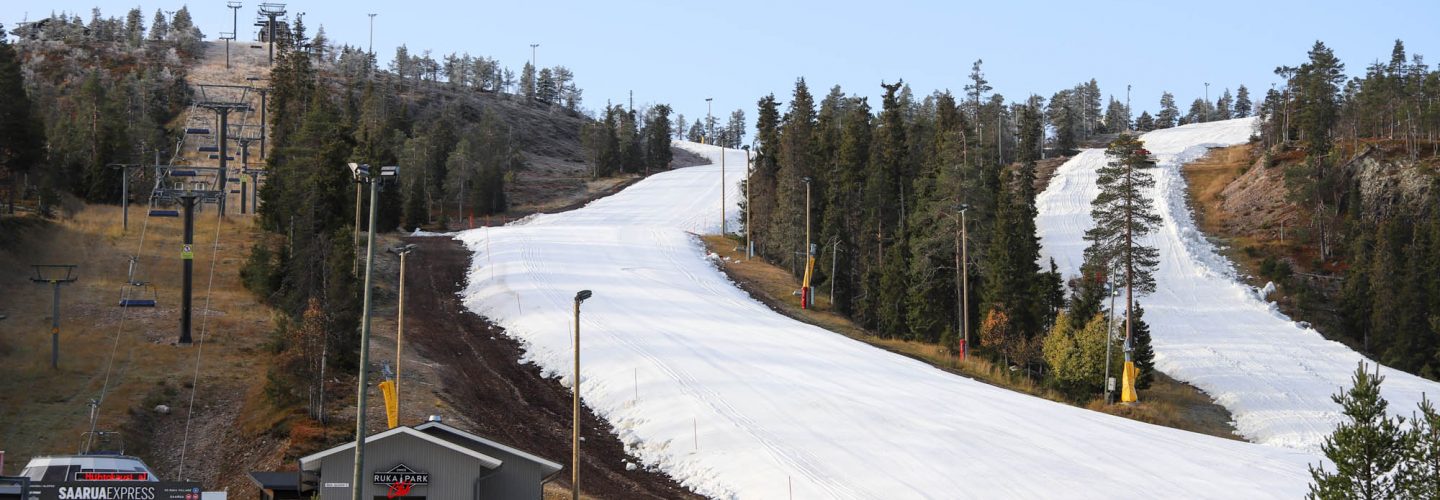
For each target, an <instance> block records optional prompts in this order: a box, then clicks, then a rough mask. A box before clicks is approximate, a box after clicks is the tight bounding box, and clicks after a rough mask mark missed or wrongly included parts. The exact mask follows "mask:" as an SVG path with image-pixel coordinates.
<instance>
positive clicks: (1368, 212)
mask: <svg viewBox="0 0 1440 500" xmlns="http://www.w3.org/2000/svg"><path fill="white" fill-rule="evenodd" d="M1423 61H1424V59H1423V58H1422V57H1421V56H1420V55H1418V54H1417V55H1414V56H1413V57H1411V56H1408V55H1407V54H1406V51H1405V46H1404V43H1403V42H1401V41H1398V40H1397V41H1396V42H1395V45H1394V49H1393V50H1392V52H1391V54H1390V57H1389V59H1388V60H1382V61H1379V62H1376V63H1373V64H1371V65H1369V66H1367V68H1366V70H1365V74H1364V75H1363V76H1359V77H1353V78H1349V79H1347V78H1346V77H1345V72H1344V71H1345V65H1344V63H1342V62H1341V61H1340V60H1339V59H1338V58H1337V57H1335V54H1334V52H1333V51H1332V50H1331V49H1330V48H1329V47H1327V46H1325V44H1324V43H1322V42H1316V43H1315V45H1314V46H1313V47H1312V48H1311V50H1310V51H1309V53H1308V58H1307V60H1305V61H1304V62H1302V63H1300V64H1299V65H1296V66H1281V67H1279V68H1277V69H1276V74H1277V75H1279V76H1281V77H1283V78H1284V79H1285V84H1284V85H1282V86H1280V87H1279V88H1276V89H1274V90H1272V91H1270V92H1268V93H1267V94H1266V96H1265V100H1264V101H1263V102H1262V103H1261V106H1260V108H1261V110H1260V114H1261V116H1262V117H1263V122H1262V125H1261V126H1260V130H1259V133H1260V137H1261V139H1262V141H1263V144H1264V145H1265V146H1266V147H1267V149H1266V155H1267V161H1266V165H1272V164H1280V163H1282V162H1281V159H1282V158H1286V159H1288V160H1286V161H1285V162H1284V167H1283V168H1284V169H1285V170H1284V177H1285V180H1286V186H1287V189H1288V192H1289V197H1290V201H1291V202H1293V203H1294V204H1295V205H1296V206H1297V207H1298V208H1299V209H1300V210H1299V212H1298V216H1297V220H1294V221H1292V222H1291V223H1292V226H1291V227H1293V228H1294V229H1293V230H1292V234H1294V235H1295V238H1296V240H1298V241H1299V242H1301V243H1303V244H1304V245H1306V246H1307V248H1309V249H1311V250H1312V251H1313V253H1303V254H1302V255H1307V256H1309V257H1308V259H1313V261H1306V260H1299V259H1301V258H1297V260H1299V261H1298V262H1296V264H1298V265H1299V266H1300V267H1302V268H1304V269H1308V270H1310V271H1311V272H1312V273H1319V274H1322V275H1328V276H1332V277H1343V282H1342V284H1341V285H1340V286H1339V287H1338V288H1339V289H1340V293H1339V294H1338V296H1334V297H1327V296H1326V294H1325V293H1315V292H1314V291H1313V289H1312V288H1311V287H1310V286H1307V285H1304V284H1302V283H1301V282H1300V281H1299V280H1298V279H1297V278H1296V277H1295V276H1294V272H1293V271H1292V269H1291V267H1290V264H1289V262H1288V261H1284V260H1281V261H1278V262H1276V263H1275V264H1273V265H1272V266H1271V267H1272V269H1271V273H1270V276H1271V277H1272V278H1274V279H1278V280H1280V281H1281V285H1282V286H1285V285H1292V286H1293V287H1294V289H1295V290H1296V292H1297V294H1296V295H1297V296H1298V297H1299V299H1300V300H1301V301H1302V302H1303V303H1309V304H1308V306H1309V307H1314V306H1316V305H1317V304H1327V303H1328V304H1329V305H1324V306H1320V307H1321V308H1324V309H1331V310H1334V311H1337V312H1338V313H1339V316H1340V324H1339V325H1336V326H1338V328H1337V329H1336V330H1338V331H1337V332H1336V333H1337V334H1338V335H1339V336H1340V337H1341V338H1345V339H1348V340H1350V341H1351V343H1352V344H1353V345H1356V346H1358V347H1359V348H1360V349H1362V350H1363V351H1365V352H1366V353H1368V354H1371V355H1373V356H1375V357H1376V359H1378V360H1379V361H1381V362H1382V363H1385V364H1387V365H1389V366H1393V367H1395V368H1399V369H1402V370H1406V371H1410V372H1412V373H1417V374H1420V375H1422V376H1425V377H1428V378H1431V379H1436V378H1440V211H1437V210H1436V208H1435V207H1436V206H1437V203H1440V189H1437V188H1440V185H1437V184H1436V178H1435V177H1434V175H1433V174H1426V173H1425V172H1424V171H1423V167H1422V165H1423V164H1425V163H1426V162H1427V161H1431V162H1433V159H1434V158H1435V157H1436V156H1437V153H1440V141H1437V137H1436V133H1437V132H1440V102H1436V100H1437V97H1440V71H1435V70H1432V69H1430V68H1429V66H1427V65H1426V64H1425V63H1424V62H1423ZM1367 154H1368V155H1374V156H1376V157H1377V158H1379V159H1380V160H1382V161H1387V162H1390V161H1393V162H1394V163H1393V165H1397V167H1396V168H1398V169H1399V171H1397V172H1395V173H1396V174H1397V175H1413V176H1418V177H1417V178H1418V179H1419V182H1421V183H1423V184H1428V185H1427V186H1425V188H1426V189H1424V190H1422V192H1423V193H1425V194H1423V199H1418V200H1403V198H1405V195H1404V194H1403V193H1400V192H1399V191H1400V189H1401V186H1399V185H1397V184H1392V185H1388V186H1383V187H1380V188H1378V189H1381V190H1382V192H1378V193H1376V192H1372V193H1362V184H1363V183H1364V182H1365V181H1364V179H1363V172H1361V169H1358V168H1353V166H1354V164H1355V160H1358V159H1359V157H1360V156H1364V155H1367ZM1417 169H1418V170H1417ZM1370 189H1376V188H1374V187H1371V188H1370ZM1367 200H1369V201H1367ZM1302 307H1307V304H1302Z"/></svg>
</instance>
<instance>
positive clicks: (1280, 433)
mask: <svg viewBox="0 0 1440 500" xmlns="http://www.w3.org/2000/svg"><path fill="white" fill-rule="evenodd" d="M1253 126H1254V119H1251V118H1245V119H1237V120H1228V121H1221V122H1212V123H1205V124H1197V125H1187V126H1183V127H1177V128H1171V129H1165V130H1158V131H1154V132H1150V133H1147V134H1145V135H1144V136H1142V137H1141V139H1142V140H1143V141H1145V147H1146V149H1149V150H1150V151H1151V152H1152V153H1154V154H1155V156H1156V157H1157V158H1158V159H1159V165H1158V168H1156V169H1154V170H1152V172H1153V173H1154V175H1155V181H1156V186H1155V189H1154V190H1153V191H1152V192H1150V193H1149V194H1150V196H1151V198H1152V199H1154V200H1156V208H1157V212H1158V213H1159V214H1160V217H1161V218H1162V219H1163V223H1162V226H1161V229H1160V230H1159V231H1157V232H1156V233H1155V234H1153V235H1152V236H1151V237H1150V238H1148V239H1147V240H1146V241H1145V243H1146V244H1149V245H1154V246H1155V247H1156V248H1158V249H1159V251H1160V266H1159V270H1158V272H1157V273H1156V275H1155V279H1156V287H1157V291H1156V293H1155V294H1153V295H1150V296H1146V297H1141V298H1140V299H1139V301H1140V303H1141V305H1142V306H1143V307H1144V308H1145V320H1146V321H1147V322H1148V323H1149V324H1150V329H1151V332H1152V334H1151V335H1152V338H1153V341H1152V343H1153V345H1154V349H1155V366H1156V368H1157V369H1159V370H1160V371H1163V372H1165V373H1166V374H1168V375H1170V376H1172V377H1175V378H1177V379H1179V380H1182V381H1185V382H1188V383H1190V384H1193V385H1195V386H1196V387H1199V388H1200V389H1202V390H1204V391H1205V392H1207V393H1209V394H1210V396H1211V397H1213V398H1215V400H1216V401H1217V402H1218V403H1220V404H1221V405H1223V406H1225V408H1227V409H1229V410H1230V412H1231V414H1232V415H1233V416H1234V417H1235V424H1236V428H1237V430H1239V432H1240V433H1241V434H1242V435H1244V436H1245V437H1246V438H1247V439H1250V440H1251V441H1254V442H1258V443H1264V444H1270V445H1277V446H1285V447H1291V448H1298V449H1302V450H1310V451H1315V450H1318V449H1319V446H1320V443H1321V442H1323V440H1324V438H1325V436H1327V435H1329V434H1330V432H1331V431H1332V430H1333V429H1334V427H1335V425H1336V424H1338V423H1339V422H1341V421H1342V416H1341V415H1340V407H1339V405H1337V404H1335V403H1334V402H1333V401H1331V399H1330V396H1331V395H1332V394H1335V393H1336V392H1339V391H1341V390H1342V389H1345V388H1349V386H1350V375H1351V374H1352V373H1353V372H1354V371H1355V366H1356V364H1357V363H1359V362H1360V361H1362V360H1363V361H1365V362H1366V363H1367V364H1369V365H1371V366H1372V369H1373V365H1374V362H1373V361H1371V360H1369V359H1366V358H1365V357H1363V356H1361V355H1360V354H1359V353H1356V352H1355V351H1353V350H1351V349H1349V348H1347V347H1346V346H1344V345H1343V344H1340V343H1338V342H1332V341H1329V340H1325V339H1324V338H1322V337H1321V336H1320V334H1319V333H1317V332H1316V331H1314V330H1312V329H1309V328H1308V327H1307V326H1305V325H1301V324H1297V323H1296V322H1294V321H1292V320H1291V319H1290V318H1288V317H1286V316H1285V315H1283V314H1281V313H1280V312H1279V311H1278V310H1276V309H1275V306H1274V305H1273V304H1271V303H1269V302H1267V301H1265V300H1264V299H1263V297H1265V296H1266V294H1268V292H1269V291H1270V290H1271V287H1268V286H1267V287H1266V289H1265V290H1263V291H1261V292H1260V295H1259V296H1257V294H1256V292H1255V290H1254V288H1253V287H1250V286H1248V285H1245V284H1243V283H1241V282H1240V281H1239V280H1238V279H1237V277H1236V272H1235V270H1234V267H1233V266H1232V265H1231V263H1230V262H1229V261H1228V260H1226V259H1225V258H1224V257H1223V256H1221V255H1220V254H1219V253H1218V252H1217V251H1216V249H1215V248H1214V246H1213V245H1211V244H1210V243H1209V242H1208V241H1206V239H1205V237H1204V235H1203V234H1202V233H1201V232H1200V231H1199V230H1198V229H1196V225H1195V222H1194V219H1193V218H1192V216H1191V213H1190V209H1189V207H1188V206H1187V205H1186V203H1187V202H1186V200H1187V197H1186V188H1185V179H1184V177H1183V176H1181V174H1180V166H1181V165H1182V164H1184V163H1186V162H1188V161H1191V160H1194V159H1197V158H1199V157H1200V156H1202V155H1204V154H1205V152H1206V150H1207V149H1208V148H1209V147H1215V146H1230V145H1235V144H1240V143H1244V142H1246V141H1247V140H1249V137H1250V134H1251V131H1252V128H1253ZM1104 162H1105V153H1104V151H1103V150H1099V149H1090V150H1085V151H1083V152H1081V153H1080V154H1079V155H1077V156H1076V157H1074V158H1072V159H1071V160H1070V161H1068V162H1066V163H1065V164H1064V165H1061V166H1060V169H1059V170H1058V171H1057V172H1056V173H1055V177H1054V178H1053V180H1051V183H1050V186H1049V187H1048V188H1047V189H1046V190H1045V191H1044V192H1043V193H1041V194H1040V196H1039V197H1038V199H1037V201H1036V203H1037V205H1038V208H1039V212H1040V215H1039V218H1038V219H1037V220H1036V225H1037V226H1038V232H1039V235H1040V238H1041V243H1042V245H1043V246H1044V250H1043V252H1042V253H1043V255H1042V261H1043V260H1044V259H1045V258H1047V257H1054V258H1055V261H1056V263H1057V264H1059V267H1060V270H1061V272H1063V273H1065V274H1066V275H1067V276H1072V275H1075V274H1077V273H1078V272H1079V267H1080V263H1081V260H1082V258H1083V256H1082V253H1083V251H1084V248H1085V246H1086V242H1085V241H1084V240H1083V236H1084V233H1085V230H1086V229H1088V228H1090V227H1091V225H1092V220H1091V218H1090V202H1091V200H1093V199H1094V198H1095V195H1096V193H1098V188H1096V186H1095V177H1096V174H1095V169H1096V168H1098V167H1099V166H1101V165H1103V164H1104ZM1045 265H1046V266H1047V267H1048V263H1046V264H1045ZM1117 307H1118V305H1117ZM1381 373H1382V374H1383V375H1385V377H1386V378H1385V384H1384V387H1383V394H1384V395H1385V397H1386V399H1388V400H1389V402H1390V410H1391V411H1392V412H1394V413H1395V414H1397V415H1406V416H1408V415H1410V413H1411V411H1412V410H1414V409H1415V404H1416V403H1417V402H1419V401H1420V398H1421V395H1422V394H1423V393H1426V392H1428V393H1430V394H1432V395H1435V394H1440V384H1436V383H1435V382H1431V381H1428V380H1425V379H1422V378H1420V377H1416V376H1414V375H1410V374H1407V373H1404V372H1401V371H1398V370H1392V369H1389V368H1382V369H1381Z"/></svg>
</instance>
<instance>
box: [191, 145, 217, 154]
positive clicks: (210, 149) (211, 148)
mask: <svg viewBox="0 0 1440 500" xmlns="http://www.w3.org/2000/svg"><path fill="white" fill-rule="evenodd" d="M195 150H196V151H199V152H201V153H219V152H220V146H200V147H198V148H195Z"/></svg>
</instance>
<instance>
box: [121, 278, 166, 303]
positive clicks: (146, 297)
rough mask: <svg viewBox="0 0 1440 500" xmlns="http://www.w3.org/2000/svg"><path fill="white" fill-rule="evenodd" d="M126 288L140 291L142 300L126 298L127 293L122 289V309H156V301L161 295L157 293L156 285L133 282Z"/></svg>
mask: <svg viewBox="0 0 1440 500" xmlns="http://www.w3.org/2000/svg"><path fill="white" fill-rule="evenodd" d="M125 286H128V287H133V288H135V289H137V290H139V292H138V294H139V296H140V297H142V298H138V299H129V298H125V291H124V290H123V289H122V290H121V291H120V307H155V301H157V300H159V298H160V296H159V293H157V292H156V291H155V285H151V284H150V282H149V281H131V282H129V283H126V284H125Z"/></svg>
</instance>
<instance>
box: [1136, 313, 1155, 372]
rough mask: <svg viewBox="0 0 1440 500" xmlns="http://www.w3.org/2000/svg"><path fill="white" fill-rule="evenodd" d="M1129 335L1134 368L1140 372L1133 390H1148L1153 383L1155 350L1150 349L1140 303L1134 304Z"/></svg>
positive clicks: (1148, 335) (1148, 327)
mask: <svg viewBox="0 0 1440 500" xmlns="http://www.w3.org/2000/svg"><path fill="white" fill-rule="evenodd" d="M1131 334H1132V335H1133V336H1134V338H1135V349H1134V353H1133V356H1132V357H1133V359H1134V360H1135V368H1138V369H1139V371H1140V378H1138V379H1136V380H1135V388H1136V389H1139V390H1142V391H1143V390H1145V389H1149V388H1150V383H1151V382H1153V381H1155V350H1154V349H1152V348H1151V347H1150V325H1149V324H1146V323H1145V309H1144V308H1142V307H1140V303H1138V302H1137V303H1135V326H1134V327H1133V331H1132V332H1131Z"/></svg>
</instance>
